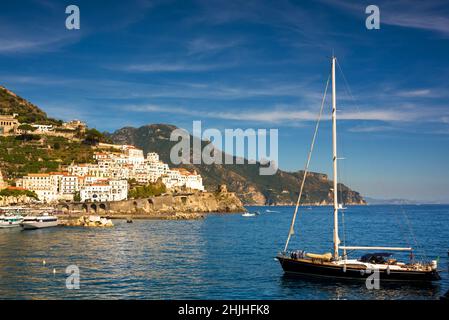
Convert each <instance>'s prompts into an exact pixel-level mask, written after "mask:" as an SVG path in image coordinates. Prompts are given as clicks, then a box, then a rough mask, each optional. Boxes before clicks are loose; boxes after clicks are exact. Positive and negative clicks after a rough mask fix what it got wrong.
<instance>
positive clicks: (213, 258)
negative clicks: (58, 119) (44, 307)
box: [0, 205, 449, 300]
mask: <svg viewBox="0 0 449 320" xmlns="http://www.w3.org/2000/svg"><path fill="white" fill-rule="evenodd" d="M247 209H248V210H249V211H258V212H259V213H260V214H259V215H257V216H254V217H243V216H242V215H241V214H211V215H208V216H207V217H206V218H205V219H202V220H178V221H173V220H170V221H162V220H137V219H136V220H134V221H133V223H126V221H124V220H114V224H115V226H114V227H113V228H83V227H56V228H48V229H41V230H33V231H21V230H20V228H13V229H0V299H215V300H217V299H275V300H286V299H289V300H328V299H332V300H337V299H341V300H359V299H363V300H365V299H368V300H378V299H387V300H402V299H419V300H428V299H439V298H440V296H441V295H443V294H444V293H445V292H446V291H447V290H448V289H449V276H448V269H449V260H448V250H449V206H447V205H410V206H408V205H407V206H399V205H390V206H385V205H382V206H381V205H379V206H377V205H376V206H374V205H373V206H349V207H348V208H347V209H346V210H342V211H341V217H340V226H339V228H340V238H341V240H342V242H343V244H346V245H348V246H349V245H357V246H373V245H376V246H396V247H398V246H405V247H408V246H411V247H413V248H415V252H414V259H417V260H420V259H427V260H437V261H438V266H439V269H440V274H441V276H442V280H441V281H439V282H434V283H428V284H409V283H404V282H396V283H394V282H380V284H379V287H378V288H375V287H374V288H373V286H368V287H370V289H368V287H367V285H366V283H365V281H363V280H352V281H351V280H349V281H348V280H334V279H330V278H324V279H314V278H305V277H301V276H291V275H286V274H284V272H283V270H282V268H281V266H280V264H279V262H278V261H277V260H275V256H276V254H277V253H278V252H279V251H281V250H283V247H284V244H285V240H286V237H287V233H288V230H289V225H290V221H291V217H292V213H293V210H294V208H293V207H248V208H247ZM332 219H333V218H332V209H331V208H330V207H301V208H300V211H299V215H298V219H297V223H296V228H295V235H294V236H293V237H292V240H291V242H290V246H289V249H303V250H306V251H307V252H313V253H325V252H331V248H332V223H333V220H332ZM364 253H366V252H362V251H359V252H357V251H354V252H350V257H352V258H358V257H360V256H361V255H363V254H364ZM398 258H401V259H406V260H407V259H409V258H410V257H409V254H408V253H398Z"/></svg>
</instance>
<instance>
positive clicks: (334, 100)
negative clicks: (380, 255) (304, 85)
mask: <svg viewBox="0 0 449 320" xmlns="http://www.w3.org/2000/svg"><path fill="white" fill-rule="evenodd" d="M336 61H337V58H336V57H335V56H333V57H332V162H333V171H334V190H333V191H334V259H335V260H338V245H339V244H340V239H339V237H338V189H337V187H338V180H337V179H338V177H337V91H336V85H335V63H336Z"/></svg>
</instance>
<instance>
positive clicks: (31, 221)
mask: <svg viewBox="0 0 449 320" xmlns="http://www.w3.org/2000/svg"><path fill="white" fill-rule="evenodd" d="M20 226H21V227H22V229H23V230H34V229H42V228H49V227H56V226H58V217H56V216H52V215H49V214H48V213H44V214H42V215H38V216H27V217H25V218H24V219H23V221H22V222H21V223H20Z"/></svg>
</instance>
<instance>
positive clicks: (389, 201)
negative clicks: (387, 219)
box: [365, 197, 419, 205]
mask: <svg viewBox="0 0 449 320" xmlns="http://www.w3.org/2000/svg"><path fill="white" fill-rule="evenodd" d="M365 200H366V203H367V204H370V205H383V204H389V205H390V204H394V205H405V204H419V202H418V201H413V200H407V199H376V198H370V197H365Z"/></svg>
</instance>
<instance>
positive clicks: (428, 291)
mask: <svg viewBox="0 0 449 320" xmlns="http://www.w3.org/2000/svg"><path fill="white" fill-rule="evenodd" d="M281 285H282V287H283V288H284V290H285V291H286V292H285V293H286V294H287V295H288V292H294V294H295V295H297V294H298V291H304V292H305V293H307V292H309V294H310V292H313V296H314V297H318V298H319V299H335V300H345V299H372V300H385V299H438V298H439V297H440V295H441V294H442V292H441V286H440V285H439V284H436V283H432V282H423V283H418V282H404V281H381V282H380V289H378V290H376V289H371V290H369V289H367V288H366V285H365V280H360V279H334V278H324V277H314V276H309V275H300V274H287V273H286V274H283V275H282V276H281Z"/></svg>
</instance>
